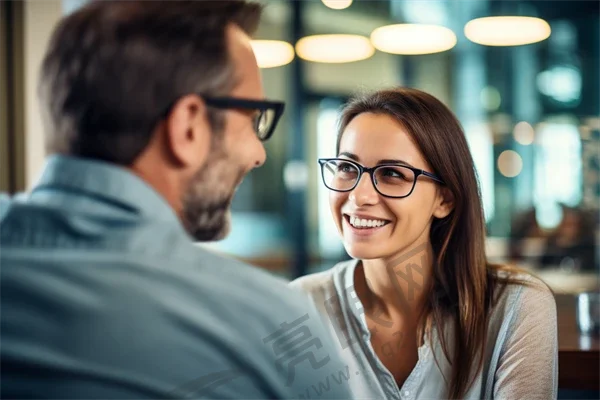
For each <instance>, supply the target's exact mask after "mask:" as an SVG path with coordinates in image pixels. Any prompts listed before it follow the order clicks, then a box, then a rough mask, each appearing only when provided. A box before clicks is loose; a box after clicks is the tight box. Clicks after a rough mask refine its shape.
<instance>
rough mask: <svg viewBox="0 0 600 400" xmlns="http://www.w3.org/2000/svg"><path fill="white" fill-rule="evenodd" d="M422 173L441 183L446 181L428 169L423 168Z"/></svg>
mask: <svg viewBox="0 0 600 400" xmlns="http://www.w3.org/2000/svg"><path fill="white" fill-rule="evenodd" d="M421 174H423V175H425V176H426V177H428V178H430V179H433V180H434V181H437V182H439V183H444V181H443V180H441V179H440V178H438V177H437V175H435V174H432V173H431V172H427V171H423V170H421Z"/></svg>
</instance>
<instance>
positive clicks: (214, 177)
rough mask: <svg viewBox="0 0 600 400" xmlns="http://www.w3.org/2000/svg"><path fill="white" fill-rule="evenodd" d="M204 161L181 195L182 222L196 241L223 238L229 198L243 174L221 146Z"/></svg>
mask: <svg viewBox="0 0 600 400" xmlns="http://www.w3.org/2000/svg"><path fill="white" fill-rule="evenodd" d="M213 150H214V151H211V156H210V157H209V159H208V160H207V161H206V164H205V165H204V166H203V167H202V168H201V169H200V170H199V171H198V172H196V174H195V175H194V176H193V177H192V179H191V181H190V184H189V187H188V189H187V191H186V193H185V194H184V197H183V223H184V226H185V228H186V230H187V232H188V233H189V234H190V235H191V236H192V237H193V238H194V239H196V240H198V241H201V242H205V241H213V240H220V239H223V238H225V237H226V236H227V235H228V234H229V231H230V229H231V211H230V206H231V201H232V199H233V195H234V192H235V188H236V187H237V185H238V184H239V183H240V181H241V180H242V177H243V172H242V171H239V170H237V168H236V164H235V163H234V162H232V161H231V160H228V159H227V157H226V155H225V154H224V152H223V151H222V149H213Z"/></svg>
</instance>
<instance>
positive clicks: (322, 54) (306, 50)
mask: <svg viewBox="0 0 600 400" xmlns="http://www.w3.org/2000/svg"><path fill="white" fill-rule="evenodd" d="M296 53H298V57H300V58H303V59H305V60H308V61H315V62H322V63H347V62H353V61H360V60H364V59H367V58H369V57H371V56H372V55H373V53H375V49H374V48H373V46H372V45H371V42H369V39H367V38H366V37H364V36H359V35H314V36H306V37H303V38H302V39H300V40H299V41H298V43H296Z"/></svg>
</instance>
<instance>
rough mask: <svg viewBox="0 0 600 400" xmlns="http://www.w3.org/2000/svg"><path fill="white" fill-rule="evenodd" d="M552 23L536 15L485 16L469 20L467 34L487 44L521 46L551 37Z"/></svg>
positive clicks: (474, 39) (476, 41) (478, 41)
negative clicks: (535, 16)
mask: <svg viewBox="0 0 600 400" xmlns="http://www.w3.org/2000/svg"><path fill="white" fill-rule="evenodd" d="M550 33H551V29H550V25H549V24H548V23H547V22H546V21H544V20H543V19H540V18H534V17H509V16H505V17H485V18H477V19H474V20H471V21H469V22H467V24H466V25H465V36H466V37H467V38H468V39H469V40H470V41H472V42H475V43H478V44H482V45H486V46H520V45H524V44H530V43H536V42H541V41H542V40H545V39H547V38H548V37H550Z"/></svg>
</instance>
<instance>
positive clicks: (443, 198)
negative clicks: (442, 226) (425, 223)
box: [433, 186, 454, 219]
mask: <svg viewBox="0 0 600 400" xmlns="http://www.w3.org/2000/svg"><path fill="white" fill-rule="evenodd" d="M437 197H438V198H437V205H436V207H435V209H434V210H433V216H434V217H436V218H438V219H441V218H445V217H447V216H448V214H450V213H451V212H452V210H454V195H453V194H452V192H451V191H450V189H448V188H447V187H445V186H443V187H440V188H439V189H438V193H437Z"/></svg>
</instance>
